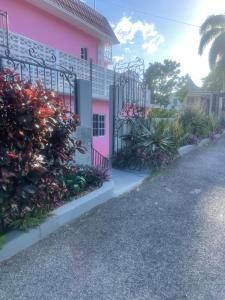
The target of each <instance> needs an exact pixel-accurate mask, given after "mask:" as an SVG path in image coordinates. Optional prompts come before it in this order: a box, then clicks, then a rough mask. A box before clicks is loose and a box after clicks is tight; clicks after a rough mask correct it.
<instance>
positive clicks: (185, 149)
mask: <svg viewBox="0 0 225 300" xmlns="http://www.w3.org/2000/svg"><path fill="white" fill-rule="evenodd" d="M223 135H225V130H223V132H222V133H221V134H216V135H215V139H216V140H217V139H219V138H220V137H221V136H223ZM210 142H211V140H210V139H209V138H205V139H202V140H201V141H200V142H199V143H198V144H197V145H191V144H188V145H185V146H182V147H180V148H178V153H179V155H180V156H184V155H186V154H188V153H190V152H192V151H193V150H195V149H197V148H199V147H204V146H206V145H208V144H209V143H210ZM212 142H213V140H212Z"/></svg>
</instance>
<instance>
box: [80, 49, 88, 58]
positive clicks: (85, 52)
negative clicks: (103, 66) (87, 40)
mask: <svg viewBox="0 0 225 300" xmlns="http://www.w3.org/2000/svg"><path fill="white" fill-rule="evenodd" d="M80 57H81V59H85V60H87V59H88V49H87V48H81V49H80Z"/></svg>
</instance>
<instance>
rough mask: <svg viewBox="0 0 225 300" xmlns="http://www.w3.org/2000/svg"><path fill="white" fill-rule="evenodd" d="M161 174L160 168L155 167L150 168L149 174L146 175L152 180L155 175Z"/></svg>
mask: <svg viewBox="0 0 225 300" xmlns="http://www.w3.org/2000/svg"><path fill="white" fill-rule="evenodd" d="M160 174H161V169H160V168H155V169H153V170H152V172H151V174H150V175H149V177H148V180H149V181H153V180H154V179H155V178H156V177H157V176H159V175H160Z"/></svg>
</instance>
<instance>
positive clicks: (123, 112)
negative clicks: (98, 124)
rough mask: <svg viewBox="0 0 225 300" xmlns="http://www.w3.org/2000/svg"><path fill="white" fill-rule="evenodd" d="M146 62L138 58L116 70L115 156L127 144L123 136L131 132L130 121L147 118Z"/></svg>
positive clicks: (114, 109) (116, 67) (114, 100)
mask: <svg viewBox="0 0 225 300" xmlns="http://www.w3.org/2000/svg"><path fill="white" fill-rule="evenodd" d="M144 70H145V66H144V61H143V60H142V59H141V58H136V60H135V61H133V62H130V63H119V64H117V65H116V66H115V69H114V92H113V96H114V99H113V105H114V107H113V134H114V138H113V152H114V156H115V155H116V153H117V152H119V151H120V150H121V149H122V148H123V147H124V146H125V143H124V141H123V139H122V138H121V136H123V135H124V134H127V133H129V132H130V122H129V120H130V119H133V118H139V117H145V114H146V98H147V89H146V86H145V84H144Z"/></svg>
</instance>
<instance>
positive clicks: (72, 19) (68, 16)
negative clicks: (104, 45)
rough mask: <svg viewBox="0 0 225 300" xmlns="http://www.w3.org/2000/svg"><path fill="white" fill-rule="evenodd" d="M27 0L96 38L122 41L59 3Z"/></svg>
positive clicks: (114, 41) (115, 42)
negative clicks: (58, 4) (59, 5)
mask: <svg viewBox="0 0 225 300" xmlns="http://www.w3.org/2000/svg"><path fill="white" fill-rule="evenodd" d="M25 1H26V2H28V3H30V4H32V5H33V6H36V7H38V8H40V9H42V10H45V11H47V12H48V13H50V14H51V15H54V16H56V17H58V18H60V19H62V20H64V21H65V22H67V23H69V24H71V25H73V26H76V27H78V28H79V29H80V30H82V31H85V32H87V33H89V34H91V35H94V36H95V37H96V38H98V39H100V40H101V41H104V42H111V43H112V44H113V45H116V44H119V43H120V42H119V40H118V39H117V37H116V35H115V34H114V37H113V36H111V35H108V34H107V33H105V32H103V31H100V30H99V29H97V28H96V27H95V26H92V25H91V24H89V23H87V22H85V21H84V20H82V19H81V18H79V17H78V16H75V15H74V14H73V13H70V12H68V11H66V10H65V9H63V8H61V7H58V6H57V5H54V4H53V3H52V2H50V1H48V0H35V1H33V0H25Z"/></svg>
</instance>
